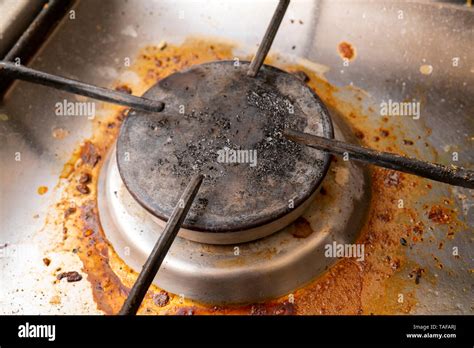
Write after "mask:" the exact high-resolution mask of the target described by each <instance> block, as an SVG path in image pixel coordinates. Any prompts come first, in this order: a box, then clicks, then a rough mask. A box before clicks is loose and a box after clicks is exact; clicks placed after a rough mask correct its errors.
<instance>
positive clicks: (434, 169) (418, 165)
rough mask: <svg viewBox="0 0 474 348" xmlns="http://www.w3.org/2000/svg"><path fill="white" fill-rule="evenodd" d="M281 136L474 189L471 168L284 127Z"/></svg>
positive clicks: (380, 165) (359, 159)
mask: <svg viewBox="0 0 474 348" xmlns="http://www.w3.org/2000/svg"><path fill="white" fill-rule="evenodd" d="M284 136H285V137H287V138H288V139H290V140H293V141H296V142H298V143H302V144H305V145H308V146H310V147H314V148H316V149H318V150H322V151H326V152H329V153H332V154H335V155H344V154H347V155H348V156H349V159H354V160H356V161H361V162H365V163H370V164H374V165H376V166H379V167H384V168H389V169H394V170H398V171H401V172H405V173H409V174H414V175H418V176H421V177H424V178H428V179H431V180H435V181H440V182H444V183H447V184H450V185H455V186H461V187H467V188H470V189H472V188H474V171H473V170H469V169H465V168H462V167H458V166H449V167H448V166H443V165H441V164H437V163H430V162H424V161H420V160H417V159H414V158H408V157H404V156H400V155H396V154H393V153H388V152H382V151H376V150H372V149H367V148H364V147H361V146H357V145H353V144H349V143H346V142H343V141H338V140H333V139H327V138H323V137H319V136H316V135H311V134H308V133H303V132H299V131H296V130H293V129H285V131H284Z"/></svg>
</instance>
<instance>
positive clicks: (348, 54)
mask: <svg viewBox="0 0 474 348" xmlns="http://www.w3.org/2000/svg"><path fill="white" fill-rule="evenodd" d="M337 51H338V52H339V55H340V56H341V57H342V58H345V59H349V60H353V59H355V48H354V47H353V46H352V45H351V44H350V43H348V42H345V41H343V42H341V43H340V44H339V45H338V46H337Z"/></svg>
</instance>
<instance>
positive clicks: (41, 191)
mask: <svg viewBox="0 0 474 348" xmlns="http://www.w3.org/2000/svg"><path fill="white" fill-rule="evenodd" d="M46 192H48V187H47V186H40V187H38V194H39V195H41V196H42V195H44V194H45V193H46Z"/></svg>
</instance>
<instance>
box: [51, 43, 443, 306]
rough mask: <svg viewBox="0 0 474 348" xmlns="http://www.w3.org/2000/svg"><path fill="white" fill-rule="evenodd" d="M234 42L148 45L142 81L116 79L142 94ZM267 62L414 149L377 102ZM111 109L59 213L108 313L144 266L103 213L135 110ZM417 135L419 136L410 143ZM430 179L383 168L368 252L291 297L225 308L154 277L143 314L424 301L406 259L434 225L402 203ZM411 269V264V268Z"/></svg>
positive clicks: (387, 144)
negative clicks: (377, 113)
mask: <svg viewBox="0 0 474 348" xmlns="http://www.w3.org/2000/svg"><path fill="white" fill-rule="evenodd" d="M343 47H344V48H343V50H342V54H343V55H344V57H347V58H349V57H351V58H352V57H353V56H354V51H353V49H352V48H351V46H350V45H348V44H347V45H344V46H343ZM232 49H233V47H232V46H231V45H229V44H223V43H217V42H210V41H205V40H198V39H193V40H188V41H186V42H185V43H184V44H182V45H181V46H179V47H178V46H173V45H166V47H165V48H163V47H145V48H144V49H143V50H142V52H141V53H140V54H139V55H138V57H137V59H136V62H135V63H134V64H133V66H132V67H131V68H130V69H131V70H132V71H133V72H135V73H136V74H137V75H138V76H139V77H140V79H141V81H140V83H138V84H133V85H131V84H124V83H123V82H120V81H119V82H117V84H116V86H114V87H115V88H117V89H119V90H122V91H127V92H131V93H133V94H134V95H141V94H143V93H144V92H145V91H146V90H147V89H148V88H150V87H151V86H152V85H154V84H155V83H156V82H157V81H158V80H160V79H162V78H163V77H165V76H167V75H169V74H171V73H173V72H175V71H178V70H181V69H183V68H186V67H189V66H191V65H194V64H200V63H204V62H208V61H212V60H221V59H232V58H233V53H232ZM349 59H350V58H349ZM267 62H268V63H271V64H274V65H277V66H278V65H280V67H282V68H284V69H285V70H287V71H289V72H294V73H297V72H304V74H305V75H307V77H308V78H309V81H308V85H309V86H310V87H311V88H312V89H314V90H315V91H316V93H317V94H318V95H319V96H320V97H321V98H322V100H323V101H324V102H325V104H326V105H328V106H329V107H332V108H335V109H336V110H338V112H339V113H340V114H341V115H342V116H343V118H344V121H345V122H346V123H348V124H349V125H351V126H352V128H353V131H354V132H355V135H356V136H357V138H358V139H360V140H361V141H362V142H363V144H364V145H367V146H371V147H373V148H376V149H379V150H388V151H394V152H395V151H396V152H399V153H404V151H403V150H404V149H406V147H403V145H402V148H399V146H397V145H396V143H397V142H396V141H395V140H397V139H398V137H397V135H396V130H398V129H399V128H398V127H397V126H396V125H391V122H392V121H391V120H390V122H389V120H388V119H387V118H383V119H381V122H380V124H379V125H375V124H373V123H372V122H370V120H369V119H368V117H367V116H366V113H367V112H373V110H371V109H370V108H369V110H365V109H363V107H362V106H361V105H356V104H357V103H347V102H344V101H342V100H341V99H339V98H338V97H337V93H338V89H337V88H335V87H333V86H332V85H330V84H329V83H328V82H327V81H326V80H325V79H324V78H323V77H321V76H319V75H316V73H314V72H312V71H310V70H308V69H305V68H303V67H301V66H297V65H292V66H288V65H286V66H285V65H284V66H281V64H278V62H277V61H272V60H271V59H269V60H267ZM348 88H353V87H348ZM354 91H355V93H356V94H357V100H359V101H361V100H362V99H363V97H364V94H363V92H361V91H360V92H359V91H357V90H354ZM359 93H360V94H359ZM104 108H106V110H107V111H108V112H109V114H110V117H108V118H101V119H96V120H95V122H96V124H95V131H94V135H93V136H92V137H91V139H89V140H87V141H85V142H84V143H83V144H82V145H81V146H80V147H78V148H77V149H76V151H74V153H73V154H72V156H71V158H70V160H69V161H68V162H67V163H66V164H65V165H64V168H63V171H62V173H61V175H60V177H61V178H63V179H67V180H68V184H67V187H66V189H65V194H64V197H63V199H62V200H61V202H59V203H58V204H57V205H56V206H55V209H57V210H59V211H61V212H62V213H61V216H62V218H61V221H56V223H58V224H62V227H63V243H62V245H61V246H60V248H63V249H65V250H70V251H71V252H73V253H76V254H77V255H78V256H79V258H80V259H81V261H82V263H83V272H84V273H85V274H86V275H87V280H88V281H89V282H90V283H91V285H92V291H93V296H94V300H95V301H96V303H97V306H98V308H99V309H100V310H102V311H104V312H105V313H107V314H115V313H117V312H118V310H119V309H120V307H121V305H122V303H123V301H124V300H125V298H126V296H127V294H128V292H129V289H130V287H131V286H132V285H133V283H134V281H135V279H136V277H137V274H136V272H134V271H133V270H131V269H130V268H129V267H128V266H127V265H126V264H125V263H124V262H123V261H122V260H121V259H120V258H119V257H118V256H117V254H116V253H115V251H114V250H113V248H112V247H111V246H110V245H109V244H108V242H107V240H106V239H105V237H104V233H103V231H102V228H101V226H100V221H99V216H98V210H97V178H98V174H99V171H100V168H101V166H102V160H103V159H104V158H105V156H106V153H107V151H108V150H109V149H110V148H111V146H112V145H113V144H114V142H115V140H116V137H117V134H118V131H119V129H120V125H121V122H122V120H123V118H124V117H126V113H125V112H124V110H125V109H124V108H122V107H118V106H111V105H106V106H104ZM398 136H403V134H399V135H398ZM405 144H406V143H405ZM411 144H412V141H411V140H410V142H409V145H411ZM335 160H336V159H335ZM85 174H87V176H88V177H87V180H86V179H85V178H84V175H85ZM78 185H85V186H86V187H87V190H82V192H81V190H78V188H77V187H78ZM430 187H431V186H428V185H427V184H426V181H425V180H423V179H420V178H417V177H414V176H411V175H407V174H400V173H396V172H393V171H390V170H385V169H380V168H374V169H373V171H372V203H371V205H370V208H369V209H370V211H369V214H368V218H367V222H366V224H365V226H364V228H363V230H362V232H361V237H360V240H359V241H358V243H364V244H365V254H366V255H365V260H364V261H363V262H357V261H355V260H354V259H343V260H341V261H339V262H338V263H337V264H336V265H334V266H333V267H331V268H330V269H329V270H328V271H327V272H326V273H325V274H324V275H323V276H321V277H319V278H318V279H316V280H314V281H313V282H312V283H311V284H309V285H307V286H306V287H304V288H302V289H300V290H298V291H296V292H295V293H294V294H292V295H291V296H286V297H283V298H280V299H277V300H274V301H269V302H266V303H262V304H254V305H246V306H235V307H216V306H207V305H203V304H200V303H196V302H193V301H191V300H187V299H182V298H180V297H179V296H177V295H173V294H168V293H166V292H164V291H162V290H161V289H159V288H158V287H156V286H154V285H152V287H151V288H150V290H149V292H148V294H147V296H146V298H145V300H144V301H143V305H142V307H141V309H140V311H139V313H140V314H178V315H193V314H253V315H259V314H263V315H266V314H277V315H284V314H372V313H377V314H386V313H409V312H410V311H411V309H412V308H413V306H414V305H415V304H416V298H415V295H414V290H415V287H414V286H415V282H413V280H411V279H409V278H408V277H406V274H408V273H409V272H410V270H413V269H416V266H415V265H412V264H410V263H409V262H407V261H406V258H405V250H404V248H406V245H407V244H411V243H414V242H415V241H412V239H411V238H410V237H412V236H413V235H417V236H419V235H420V234H422V233H423V230H424V229H423V226H422V225H421V224H418V225H417V224H416V222H417V221H419V220H420V218H421V217H420V216H418V212H417V211H416V210H414V209H411V208H402V209H400V208H398V207H397V202H398V199H399V198H400V197H403V199H404V206H405V207H413V206H415V202H416V201H417V198H418V197H419V196H422V195H424V194H426V193H427V192H428V191H429V189H430ZM86 191H87V193H85V192H86ZM321 194H322V195H323V196H324V197H326V198H327V197H331V193H330V192H327V191H326V189H323V190H322V192H321ZM71 202H74V203H71ZM430 214H431V213H430ZM431 215H432V216H433V220H434V221H436V222H438V221H441V223H443V222H444V221H446V218H445V217H444V215H443V214H439V213H438V212H437V210H435V211H434V213H433V214H431ZM449 216H451V215H449ZM440 219H441V220H440ZM293 228H294V235H295V237H298V238H304V237H306V236H308V235H309V234H311V233H313V231H312V230H311V227H310V226H309V223H308V222H307V221H306V220H303V219H302V218H301V219H299V220H297V222H296V223H295V224H294V226H293ZM417 238H419V237H417ZM401 241H405V243H402V242H401ZM403 244H405V245H403ZM401 270H405V273H403V272H401ZM402 274H405V276H402ZM414 274H415V279H418V280H417V281H418V282H419V280H420V278H421V277H422V275H423V272H422V271H416V272H415V273H414ZM423 276H424V275H423ZM400 294H402V295H403V301H400Z"/></svg>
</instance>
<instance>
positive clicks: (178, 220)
mask: <svg viewBox="0 0 474 348" xmlns="http://www.w3.org/2000/svg"><path fill="white" fill-rule="evenodd" d="M202 180H203V175H195V176H194V177H193V178H192V179H191V181H190V182H189V184H188V185H187V186H186V188H185V190H184V192H183V194H182V195H181V198H180V200H179V202H178V204H177V205H176V207H175V208H174V210H173V213H172V214H171V216H170V218H169V220H168V222H167V223H166V227H165V229H164V230H163V233H162V234H161V236H160V238H159V239H158V241H157V242H156V244H155V246H154V247H153V250H152V251H151V254H150V256H148V259H147V260H146V262H145V264H144V265H143V269H142V271H141V272H140V274H139V275H138V278H137V281H136V282H135V284H134V285H133V287H132V290H131V291H130V294H129V295H128V297H127V299H126V300H125V302H124V304H123V306H122V308H121V309H120V312H119V315H135V314H136V313H137V311H138V308H140V305H141V303H142V301H143V298H144V297H145V295H146V293H147V291H148V288H149V287H150V285H151V282H152V281H153V279H154V278H155V276H156V273H157V272H158V270H159V268H160V266H161V263H162V262H163V259H164V258H165V256H166V254H167V253H168V250H169V248H170V247H171V244H172V243H173V241H174V239H175V237H176V235H177V234H178V231H179V229H180V227H181V225H182V223H183V221H184V219H185V218H186V215H187V214H188V211H189V208H191V205H192V203H193V201H194V198H195V197H196V195H197V193H198V191H199V188H200V187H201V184H202Z"/></svg>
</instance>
